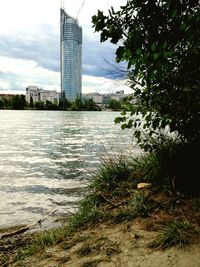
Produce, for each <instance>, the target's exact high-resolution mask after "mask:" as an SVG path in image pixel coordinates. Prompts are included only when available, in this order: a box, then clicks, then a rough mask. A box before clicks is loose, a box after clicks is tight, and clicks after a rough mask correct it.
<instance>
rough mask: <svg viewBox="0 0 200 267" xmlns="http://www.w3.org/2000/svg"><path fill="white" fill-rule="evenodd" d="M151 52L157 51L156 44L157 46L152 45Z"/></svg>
mask: <svg viewBox="0 0 200 267" xmlns="http://www.w3.org/2000/svg"><path fill="white" fill-rule="evenodd" d="M151 50H152V51H156V44H155V43H153V44H152V45H151Z"/></svg>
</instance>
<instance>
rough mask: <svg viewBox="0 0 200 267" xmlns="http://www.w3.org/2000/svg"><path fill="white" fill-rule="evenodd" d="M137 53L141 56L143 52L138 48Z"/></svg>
mask: <svg viewBox="0 0 200 267" xmlns="http://www.w3.org/2000/svg"><path fill="white" fill-rule="evenodd" d="M136 54H137V55H138V56H140V55H141V54H142V51H141V49H139V48H138V49H137V50H136Z"/></svg>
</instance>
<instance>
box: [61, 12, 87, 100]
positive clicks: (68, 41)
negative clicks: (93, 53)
mask: <svg viewBox="0 0 200 267" xmlns="http://www.w3.org/2000/svg"><path fill="white" fill-rule="evenodd" d="M60 65H61V66H60V68H61V94H62V96H64V97H65V98H67V99H68V100H69V101H74V100H75V99H76V98H77V96H81V93H82V28H81V27H80V26H79V25H78V21H77V20H76V19H74V18H72V17H70V16H69V15H68V14H67V13H66V12H65V10H64V9H62V8H61V9H60Z"/></svg>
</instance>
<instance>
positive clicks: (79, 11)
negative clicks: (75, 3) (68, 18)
mask: <svg viewBox="0 0 200 267" xmlns="http://www.w3.org/2000/svg"><path fill="white" fill-rule="evenodd" d="M84 4H85V0H83V2H82V4H81V6H80V8H79V10H78V12H77V15H76V20H77V19H78V15H79V13H80V11H81V9H82V8H83V6H84Z"/></svg>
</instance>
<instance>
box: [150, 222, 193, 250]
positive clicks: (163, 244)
mask: <svg viewBox="0 0 200 267" xmlns="http://www.w3.org/2000/svg"><path fill="white" fill-rule="evenodd" d="M189 227H190V225H189V223H188V222H187V221H182V220H176V221H173V222H170V223H168V224H167V225H166V226H165V227H164V228H163V230H162V232H161V233H160V234H159V235H158V237H157V239H156V240H154V241H153V242H152V243H151V244H150V246H151V247H154V248H162V249H164V248H168V247H172V246H178V247H183V246H185V245H186V244H187V243H188V242H189V236H188V229H189Z"/></svg>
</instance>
